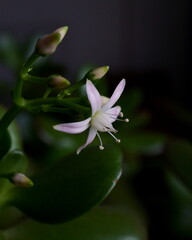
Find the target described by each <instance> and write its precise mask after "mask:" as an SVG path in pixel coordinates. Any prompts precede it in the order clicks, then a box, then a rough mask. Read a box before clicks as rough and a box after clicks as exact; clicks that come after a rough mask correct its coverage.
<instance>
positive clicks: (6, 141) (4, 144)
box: [0, 131, 11, 160]
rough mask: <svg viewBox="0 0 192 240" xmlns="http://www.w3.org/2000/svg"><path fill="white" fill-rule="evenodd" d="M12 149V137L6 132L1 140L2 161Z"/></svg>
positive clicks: (0, 157) (0, 152)
mask: <svg viewBox="0 0 192 240" xmlns="http://www.w3.org/2000/svg"><path fill="white" fill-rule="evenodd" d="M10 147H11V137H10V134H9V132H8V131H5V133H4V135H3V136H2V138H1V139H0V160H1V159H2V157H3V156H5V154H6V153H7V152H8V151H9V149H10Z"/></svg>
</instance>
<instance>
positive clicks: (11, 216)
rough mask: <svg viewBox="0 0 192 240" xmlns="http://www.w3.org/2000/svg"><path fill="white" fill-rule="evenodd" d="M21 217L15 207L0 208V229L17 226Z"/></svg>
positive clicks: (21, 214)
mask: <svg viewBox="0 0 192 240" xmlns="http://www.w3.org/2000/svg"><path fill="white" fill-rule="evenodd" d="M23 217H25V216H24V215H23V213H21V211H19V210H18V209H17V208H15V207H4V208H1V213H0V229H5V228H8V227H10V226H13V225H15V224H17V222H18V221H20V220H21V219H22V218H23ZM0 239H1V238H0Z"/></svg>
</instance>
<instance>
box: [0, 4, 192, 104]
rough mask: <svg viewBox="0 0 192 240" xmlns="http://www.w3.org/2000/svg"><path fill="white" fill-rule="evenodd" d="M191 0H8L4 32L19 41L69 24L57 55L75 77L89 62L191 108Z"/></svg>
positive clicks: (3, 8)
mask: <svg viewBox="0 0 192 240" xmlns="http://www.w3.org/2000/svg"><path fill="white" fill-rule="evenodd" d="M190 12H191V1H190V0H182V1H181V0H168V1H167V0H127V1H126V0H119V1H117V0H105V1H103V0H97V1H88V0H83V1H75V0H68V1H67V0H50V1H45V0H42V1H41V0H34V1H24V0H17V1H12V0H2V1H1V3H0V16H1V21H0V32H1V34H2V33H9V34H12V35H13V36H14V37H15V38H17V39H18V40H19V41H21V42H22V41H23V40H24V39H27V38H29V37H30V36H33V35H34V34H42V33H50V32H52V31H53V30H54V29H56V28H58V27H60V26H63V25H68V26H69V32H68V34H67V36H66V38H65V40H64V41H63V43H62V45H61V46H60V49H59V51H57V52H56V53H55V54H54V58H55V59H56V61H59V62H60V63H63V65H65V66H66V67H67V71H68V73H67V74H68V77H70V76H71V77H74V76H75V75H76V74H77V72H78V69H79V67H80V66H82V64H85V63H92V64H95V65H109V66H110V67H111V70H110V74H111V76H117V77H125V78H127V83H128V85H129V84H130V86H131V85H138V86H141V87H142V88H144V89H145V91H146V93H148V91H151V93H153V91H155V92H156V93H155V95H156V94H158V93H160V94H163V95H164V94H165V95H166V96H169V97H173V98H174V99H177V100H179V101H181V102H182V103H184V104H186V105H187V106H191V103H190V102H191V91H190V88H189V83H190V81H189V79H190V77H191V76H190V75H191V70H190V60H191V22H190V20H191V16H190Z"/></svg>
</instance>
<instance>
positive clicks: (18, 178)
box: [11, 173, 33, 188]
mask: <svg viewBox="0 0 192 240" xmlns="http://www.w3.org/2000/svg"><path fill="white" fill-rule="evenodd" d="M11 182H12V183H13V184H15V185H16V186H18V187H23V188H27V187H32V186H33V182H32V181H31V179H29V178H28V177H26V176H25V175H24V174H23V173H15V174H14V175H13V177H12V178H11Z"/></svg>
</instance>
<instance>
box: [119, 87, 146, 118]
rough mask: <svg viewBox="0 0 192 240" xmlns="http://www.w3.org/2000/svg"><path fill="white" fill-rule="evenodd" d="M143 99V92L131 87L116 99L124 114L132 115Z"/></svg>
mask: <svg viewBox="0 0 192 240" xmlns="http://www.w3.org/2000/svg"><path fill="white" fill-rule="evenodd" d="M142 100H143V94H142V92H141V90H140V89H136V88H134V89H132V90H130V91H129V92H127V93H126V94H123V95H122V96H121V98H120V100H119V101H118V104H119V105H120V106H121V107H122V111H123V113H124V115H125V116H127V117H129V115H133V114H135V113H136V111H137V110H138V108H139V107H140V105H141V103H142Z"/></svg>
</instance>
